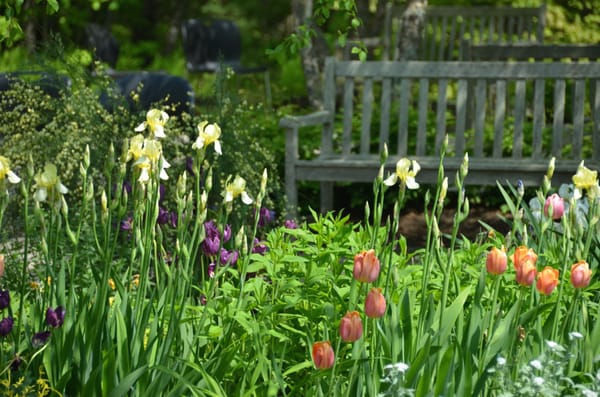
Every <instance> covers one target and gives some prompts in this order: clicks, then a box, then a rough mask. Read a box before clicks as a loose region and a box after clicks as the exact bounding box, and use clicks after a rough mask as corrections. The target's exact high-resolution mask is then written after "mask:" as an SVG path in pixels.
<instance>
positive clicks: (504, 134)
mask: <svg viewBox="0 0 600 397" xmlns="http://www.w3.org/2000/svg"><path fill="white" fill-rule="evenodd" d="M599 84H600V63H596V62H593V63H566V62H564V63H555V62H552V63H543V62H535V63H532V62H513V63H509V62H473V61H464V62H427V61H410V62H393V61H367V62H360V61H340V60H336V59H334V58H328V59H326V62H325V73H324V88H323V92H324V106H323V109H322V110H319V111H316V112H314V113H311V114H307V115H302V116H288V117H284V118H282V119H281V120H280V126H281V127H282V128H284V129H285V133H286V149H285V151H286V156H285V184H286V194H287V199H288V204H289V211H290V213H291V214H293V213H294V212H295V210H296V209H297V204H298V202H297V182H298V181H302V180H311V181H319V182H321V210H322V211H325V210H329V209H331V208H332V207H333V184H334V183H335V182H372V181H373V180H374V178H375V177H376V176H377V174H378V171H379V169H380V153H381V152H382V150H383V148H384V144H386V145H387V147H388V150H389V154H390V156H389V158H388V159H387V162H386V164H385V169H386V176H387V175H388V173H390V172H393V171H394V170H395V164H396V162H397V161H398V160H399V159H400V158H402V157H408V158H409V159H414V160H417V161H418V162H419V164H420V165H421V171H420V172H419V174H418V176H417V181H418V182H421V183H425V184H429V183H431V184H433V183H436V182H437V178H438V176H437V172H438V165H439V153H440V148H441V145H442V143H443V141H444V139H445V136H446V135H448V138H449V145H448V149H447V154H446V158H445V160H444V167H445V170H446V174H447V175H449V179H450V182H451V183H452V181H453V180H454V174H455V172H456V171H457V170H458V169H459V167H460V164H461V162H462V160H463V158H464V154H465V153H468V154H469V174H468V176H467V179H466V181H465V183H467V184H471V185H495V184H496V181H500V182H502V183H505V182H506V181H507V180H508V181H509V182H510V183H516V182H517V181H518V180H521V181H522V182H523V183H524V184H525V185H529V186H539V185H540V184H541V183H542V181H543V176H544V174H545V173H546V171H547V168H548V164H549V160H550V159H551V158H552V157H553V156H554V157H556V166H555V172H554V178H553V184H554V185H555V186H556V185H557V184H558V183H565V182H566V183H569V182H570V181H571V177H572V175H573V174H574V173H575V172H576V169H577V166H578V164H579V163H580V161H581V160H582V159H585V161H586V166H588V167H590V168H596V169H597V168H600V132H599V125H600V89H598V88H599V87H598V85H599ZM338 91H339V92H338ZM589 92H593V93H594V95H593V96H590V95H588V93H589ZM490 93H493V95H490ZM306 127H312V128H313V132H315V131H314V129H315V128H317V129H319V130H320V144H316V143H314V138H311V139H313V141H310V140H308V141H307V140H301V139H300V138H301V134H303V133H305V132H306V129H305V128H306ZM311 143H312V146H311ZM299 148H302V149H303V150H302V152H303V153H306V152H310V151H311V150H312V151H314V152H315V153H316V155H315V156H313V157H312V158H304V157H302V158H301V157H300V156H299Z"/></svg>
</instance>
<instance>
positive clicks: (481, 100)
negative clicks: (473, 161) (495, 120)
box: [473, 79, 487, 157]
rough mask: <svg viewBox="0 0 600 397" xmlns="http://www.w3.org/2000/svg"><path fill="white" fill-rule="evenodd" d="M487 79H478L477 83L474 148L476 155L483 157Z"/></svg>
mask: <svg viewBox="0 0 600 397" xmlns="http://www.w3.org/2000/svg"><path fill="white" fill-rule="evenodd" d="M486 91H487V87H486V82H485V80H481V79H479V80H477V83H476V85H475V98H474V100H475V147H474V148H473V151H474V154H475V156H476V157H483V134H484V133H485V131H484V127H485V107H486V106H485V102H486V101H485V98H486Z"/></svg>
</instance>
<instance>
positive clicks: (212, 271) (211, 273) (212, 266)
mask: <svg viewBox="0 0 600 397" xmlns="http://www.w3.org/2000/svg"><path fill="white" fill-rule="evenodd" d="M216 267H217V266H216V265H215V263H214V262H212V263H211V264H210V265H208V277H210V278H214V277H215V269H216Z"/></svg>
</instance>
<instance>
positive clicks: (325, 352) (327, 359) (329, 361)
mask: <svg viewBox="0 0 600 397" xmlns="http://www.w3.org/2000/svg"><path fill="white" fill-rule="evenodd" d="M312 358H313V362H314V363H315V367H317V368H318V369H328V368H331V367H333V363H334V361H335V354H334V353H333V349H332V348H331V343H329V341H323V342H315V343H313V348H312Z"/></svg>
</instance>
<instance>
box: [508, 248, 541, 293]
mask: <svg viewBox="0 0 600 397" xmlns="http://www.w3.org/2000/svg"><path fill="white" fill-rule="evenodd" d="M536 262H537V254H536V253H535V252H534V251H533V250H532V249H531V248H527V247H525V246H520V247H518V248H517V249H516V250H515V253H514V254H513V265H514V267H515V270H516V272H517V276H516V278H517V283H519V284H520V285H523V286H526V287H528V286H530V285H531V284H533V282H534V281H535V275H536V273H537V268H536V267H535V264H536Z"/></svg>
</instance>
